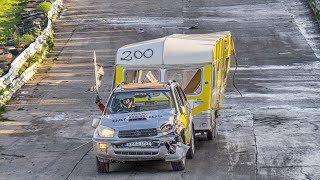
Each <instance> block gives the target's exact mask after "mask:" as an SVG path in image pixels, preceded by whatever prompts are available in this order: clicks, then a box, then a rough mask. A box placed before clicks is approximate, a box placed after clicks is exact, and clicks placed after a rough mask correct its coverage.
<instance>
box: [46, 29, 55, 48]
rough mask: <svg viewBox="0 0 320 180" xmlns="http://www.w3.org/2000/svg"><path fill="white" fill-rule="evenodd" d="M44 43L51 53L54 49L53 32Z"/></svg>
mask: <svg viewBox="0 0 320 180" xmlns="http://www.w3.org/2000/svg"><path fill="white" fill-rule="evenodd" d="M46 43H47V45H48V50H49V52H51V51H53V49H54V40H53V31H52V32H51V33H50V35H49V37H48V38H47V41H46Z"/></svg>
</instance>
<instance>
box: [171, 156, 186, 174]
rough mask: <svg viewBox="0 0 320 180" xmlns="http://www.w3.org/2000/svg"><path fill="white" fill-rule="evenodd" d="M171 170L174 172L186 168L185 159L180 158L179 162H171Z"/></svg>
mask: <svg viewBox="0 0 320 180" xmlns="http://www.w3.org/2000/svg"><path fill="white" fill-rule="evenodd" d="M171 166H172V169H173V170H174V171H182V170H184V169H185V167H186V157H184V158H182V160H181V161H177V162H171Z"/></svg>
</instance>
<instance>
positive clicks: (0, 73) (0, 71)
mask: <svg viewBox="0 0 320 180" xmlns="http://www.w3.org/2000/svg"><path fill="white" fill-rule="evenodd" d="M2 74H3V70H2V69H1V68H0V76H2Z"/></svg>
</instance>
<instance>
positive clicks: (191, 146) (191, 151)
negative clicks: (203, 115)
mask: <svg viewBox="0 0 320 180" xmlns="http://www.w3.org/2000/svg"><path fill="white" fill-rule="evenodd" d="M194 151H195V147H194V132H193V128H192V129H191V137H190V143H189V150H188V152H187V159H192V158H193V157H194Z"/></svg>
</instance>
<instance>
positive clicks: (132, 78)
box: [125, 70, 160, 83]
mask: <svg viewBox="0 0 320 180" xmlns="http://www.w3.org/2000/svg"><path fill="white" fill-rule="evenodd" d="M159 81H160V71H158V70H126V71H125V82H126V83H148V82H159Z"/></svg>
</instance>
